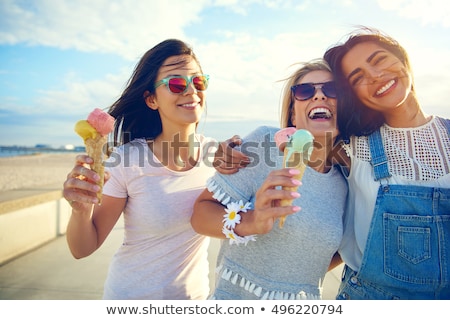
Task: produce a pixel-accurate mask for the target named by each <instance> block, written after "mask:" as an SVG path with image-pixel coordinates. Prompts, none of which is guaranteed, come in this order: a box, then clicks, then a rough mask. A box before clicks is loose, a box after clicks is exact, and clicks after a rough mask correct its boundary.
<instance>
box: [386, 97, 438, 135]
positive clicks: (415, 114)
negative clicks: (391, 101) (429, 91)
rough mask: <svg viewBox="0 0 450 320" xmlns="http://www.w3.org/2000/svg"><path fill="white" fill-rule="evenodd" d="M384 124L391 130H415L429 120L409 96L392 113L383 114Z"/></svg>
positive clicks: (415, 100) (416, 102)
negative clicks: (391, 128)
mask: <svg viewBox="0 0 450 320" xmlns="http://www.w3.org/2000/svg"><path fill="white" fill-rule="evenodd" d="M384 119H385V121H386V124H387V125H389V126H390V127H393V128H415V127H419V126H422V125H424V124H425V123H427V122H428V121H429V120H430V116H428V115H426V114H425V113H424V112H423V110H422V109H421V107H420V105H419V102H418V101H417V99H416V98H415V97H414V95H413V94H410V96H409V97H408V99H407V100H406V101H405V102H404V103H403V104H402V105H401V106H399V107H398V108H396V109H395V110H394V111H393V112H386V113H385V114H384Z"/></svg>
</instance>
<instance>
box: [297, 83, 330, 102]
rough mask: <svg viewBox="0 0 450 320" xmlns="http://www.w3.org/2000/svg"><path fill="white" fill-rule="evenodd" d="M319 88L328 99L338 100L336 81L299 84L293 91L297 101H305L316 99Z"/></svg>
mask: <svg viewBox="0 0 450 320" xmlns="http://www.w3.org/2000/svg"><path fill="white" fill-rule="evenodd" d="M317 88H320V89H321V90H322V92H323V94H324V95H325V96H326V97H328V98H336V96H337V95H336V87H335V86H334V81H328V82H319V83H302V84H297V85H295V86H292V87H291V91H292V93H293V94H294V98H295V100H299V101H305V100H308V99H311V98H312V97H314V95H315V94H316V91H317Z"/></svg>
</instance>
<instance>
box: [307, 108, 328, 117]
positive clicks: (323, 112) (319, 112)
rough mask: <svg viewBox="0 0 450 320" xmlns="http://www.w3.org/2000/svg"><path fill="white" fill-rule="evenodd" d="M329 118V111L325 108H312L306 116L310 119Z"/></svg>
mask: <svg viewBox="0 0 450 320" xmlns="http://www.w3.org/2000/svg"><path fill="white" fill-rule="evenodd" d="M331 116H332V114H331V111H330V110H329V109H327V108H314V109H312V110H311V111H310V112H309V114H308V117H309V118H310V119H317V118H320V119H329V118H331Z"/></svg>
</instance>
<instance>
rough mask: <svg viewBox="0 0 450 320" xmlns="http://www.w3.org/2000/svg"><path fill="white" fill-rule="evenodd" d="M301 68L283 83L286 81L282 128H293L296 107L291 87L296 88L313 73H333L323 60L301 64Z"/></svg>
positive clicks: (282, 102)
mask: <svg viewBox="0 0 450 320" xmlns="http://www.w3.org/2000/svg"><path fill="white" fill-rule="evenodd" d="M299 64H300V65H301V67H300V68H299V69H297V70H296V71H295V72H294V73H293V74H292V75H291V76H290V77H288V78H286V79H283V80H281V81H286V82H285V83H284V86H283V91H282V100H281V117H280V126H281V128H286V127H293V126H294V125H293V124H292V108H293V106H294V100H295V98H294V95H293V94H292V92H291V87H292V86H294V85H295V84H296V83H297V82H298V81H299V80H300V79H302V78H303V77H304V76H305V75H307V74H308V73H310V72H311V71H320V70H323V71H328V72H330V73H331V68H330V67H329V65H328V63H326V61H325V60H323V59H314V60H311V61H309V62H301V63H299Z"/></svg>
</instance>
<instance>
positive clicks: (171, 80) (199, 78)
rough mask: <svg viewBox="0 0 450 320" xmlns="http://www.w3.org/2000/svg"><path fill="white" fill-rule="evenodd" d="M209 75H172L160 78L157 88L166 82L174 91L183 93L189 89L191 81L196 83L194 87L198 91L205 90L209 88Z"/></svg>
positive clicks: (170, 89)
mask: <svg viewBox="0 0 450 320" xmlns="http://www.w3.org/2000/svg"><path fill="white" fill-rule="evenodd" d="M208 81H209V75H206V74H201V75H198V74H197V75H193V76H190V77H186V76H170V77H167V78H164V79H162V80H159V81H158V82H156V83H155V89H156V88H158V87H159V86H161V85H163V84H165V85H166V87H167V88H168V89H169V91H170V92H172V93H177V94H183V93H185V92H186V91H187V90H188V87H189V85H190V84H191V82H192V83H193V84H194V88H195V90H197V91H205V90H206V89H207V88H208Z"/></svg>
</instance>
